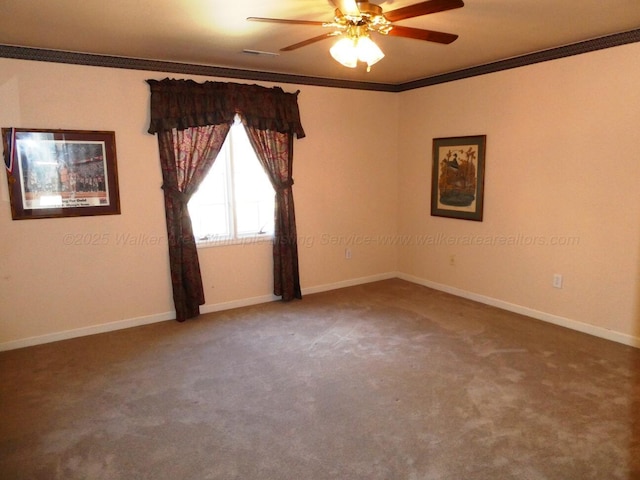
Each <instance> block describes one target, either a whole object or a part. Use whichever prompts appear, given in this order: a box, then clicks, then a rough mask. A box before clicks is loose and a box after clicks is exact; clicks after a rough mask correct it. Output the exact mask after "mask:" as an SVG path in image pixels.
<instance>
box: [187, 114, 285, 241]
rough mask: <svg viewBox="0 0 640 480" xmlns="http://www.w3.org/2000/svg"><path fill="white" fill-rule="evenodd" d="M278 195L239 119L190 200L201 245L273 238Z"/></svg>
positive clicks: (194, 225)
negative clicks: (276, 196) (276, 195)
mask: <svg viewBox="0 0 640 480" xmlns="http://www.w3.org/2000/svg"><path fill="white" fill-rule="evenodd" d="M274 202H275V192H274V190H273V187H272V186H271V182H270V181H269V178H268V177H267V174H266V173H265V172H264V170H263V168H262V165H260V162H259V161H258V158H257V157H256V154H255V151H254V150H253V147H252V146H251V143H250V142H249V138H248V137H247V133H246V132H245V130H244V127H243V126H242V123H240V120H239V118H237V117H236V121H235V122H234V124H233V125H232V126H231V130H230V131H229V134H228V135H227V138H226V139H225V142H224V144H223V146H222V149H221V150H220V153H219V154H218V157H217V158H216V161H215V162H214V164H213V166H212V167H211V170H210V171H209V173H208V174H207V176H206V177H205V179H204V180H203V182H202V184H201V185H200V187H199V188H198V191H197V192H196V193H195V194H194V195H193V196H192V197H191V200H189V214H190V215H191V221H192V224H193V234H194V236H195V238H196V241H197V242H198V243H199V244H201V245H202V244H219V243H225V244H226V243H229V242H231V243H234V242H242V241H243V240H246V239H255V238H262V237H265V238H269V237H271V236H272V235H273V212H274Z"/></svg>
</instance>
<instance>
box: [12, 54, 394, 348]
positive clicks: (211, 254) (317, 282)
mask: <svg viewBox="0 0 640 480" xmlns="http://www.w3.org/2000/svg"><path fill="white" fill-rule="evenodd" d="M166 76H167V75H166V74H163V73H155V72H138V71H127V70H121V69H108V68H97V67H85V66H72V65H61V64H52V63H42V62H29V61H21V60H11V59H0V126H2V127H25V128H51V129H54V128H62V129H82V130H114V131H115V133H116V146H117V154H118V171H119V183H120V197H121V205H122V214H121V215H117V216H100V217H78V218H64V219H38V220H21V221H12V220H11V215H10V209H9V201H8V193H7V185H6V175H5V173H4V170H2V173H1V174H0V175H1V177H0V252H1V253H0V347H3V348H13V347H16V346H22V345H28V344H31V343H39V342H41V341H49V340H55V339H57V338H66V337H68V336H73V335H77V334H83V333H93V332H95V331H101V330H108V329H111V328H119V327H123V326H128V325H135V324H140V323H147V322H152V321H158V320H163V319H168V318H171V315H172V310H173V302H172V298H171V288H170V280H169V270H168V262H167V256H168V254H167V247H166V231H165V220H164V207H163V200H162V193H161V190H160V185H161V183H162V181H161V173H160V168H159V162H158V153H157V143H156V138H155V137H154V136H152V135H149V134H147V133H146V129H147V127H148V109H149V91H148V87H147V84H146V83H145V82H144V80H145V79H147V78H156V79H162V78H165V77H166ZM192 78H194V79H195V80H197V81H204V80H207V79H206V78H202V77H201V78H198V77H192ZM208 80H211V79H208ZM223 81H228V80H223ZM282 86H283V88H284V89H285V90H287V91H295V90H297V89H300V90H301V93H300V97H299V102H300V108H301V114H302V121H303V125H304V128H305V130H306V133H307V138H305V139H303V140H300V141H296V142H295V147H294V148H295V163H294V178H295V182H296V183H295V186H294V194H295V201H296V207H297V216H298V230H299V232H298V233H299V235H300V237H301V241H300V263H301V277H302V287H303V291H304V290H305V289H306V290H307V291H313V290H314V289H316V290H317V289H322V288H330V286H331V285H335V284H339V283H340V282H347V283H348V282H357V281H360V280H358V279H362V278H364V279H367V278H377V277H378V276H381V275H382V276H385V275H386V276H388V275H392V274H393V272H394V271H395V266H396V249H395V248H394V247H393V246H382V247H380V246H378V245H368V246H363V247H362V248H361V249H359V250H358V251H357V252H354V254H353V258H352V259H351V260H346V259H345V255H344V249H345V246H344V245H342V244H341V240H340V239H341V238H342V237H347V236H353V235H358V236H370V235H377V234H385V235H392V234H394V233H395V231H396V224H395V217H394V215H393V214H394V212H395V209H396V206H397V177H396V172H397V168H396V161H395V160H396V157H395V155H396V145H397V125H398V118H397V104H398V99H397V97H396V96H394V95H392V94H381V93H376V92H358V91H346V90H337V89H326V88H317V87H307V86H295V85H282ZM387 122H388V123H387ZM371 132H375V133H374V134H373V135H372V134H371ZM96 238H97V239H99V241H98V242H97V243H98V245H94V244H92V243H93V240H94V239H96ZM104 239H107V240H106V241H105V240H104ZM336 239H337V240H336ZM334 240H335V241H334ZM342 243H344V242H343V241H342ZM200 259H201V267H202V271H203V280H204V284H205V294H206V302H207V305H206V306H205V307H204V308H203V310H205V311H206V310H216V309H218V308H224V307H225V306H229V305H237V304H242V303H243V302H247V301H249V302H250V301H253V300H255V301H264V300H268V299H270V295H271V290H272V284H273V280H272V278H271V270H272V260H271V251H270V245H269V244H259V245H237V246H225V247H217V248H206V249H201V250H200ZM252 299H253V300H252Z"/></svg>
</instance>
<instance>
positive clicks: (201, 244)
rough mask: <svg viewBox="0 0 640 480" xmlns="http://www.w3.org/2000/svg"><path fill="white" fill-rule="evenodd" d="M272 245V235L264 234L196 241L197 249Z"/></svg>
mask: <svg viewBox="0 0 640 480" xmlns="http://www.w3.org/2000/svg"><path fill="white" fill-rule="evenodd" d="M267 242H269V243H272V242H273V234H272V233H265V234H264V235H249V236H246V237H240V238H223V239H216V238H212V239H207V240H196V247H197V248H211V247H230V246H233V245H257V244H260V243H267Z"/></svg>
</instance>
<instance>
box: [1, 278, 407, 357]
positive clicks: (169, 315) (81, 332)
mask: <svg viewBox="0 0 640 480" xmlns="http://www.w3.org/2000/svg"><path fill="white" fill-rule="evenodd" d="M395 277H397V274H396V273H395V272H391V273H385V274H380V275H372V276H369V277H360V278H354V279H351V280H344V281H341V282H336V283H331V284H325V285H318V286H315V287H308V288H303V289H302V294H303V295H309V294H312V293H319V292H325V291H328V290H336V289H338V288H344V287H352V286H355V285H360V284H363V283H371V282H377V281H379V280H386V279H389V278H395ZM279 299H280V297H276V296H275V295H261V296H258V297H250V298H243V299H240V300H233V301H230V302H220V303H212V304H206V305H203V306H201V307H200V312H201V313H212V312H220V311H223V310H231V309H233V308H240V307H247V306H250V305H258V304H261V303H268V302H273V301H276V300H279ZM175 318H176V313H175V311H171V312H165V313H159V314H155V315H148V316H145V317H137V318H130V319H126V320H120V321H116V322H111V323H103V324H100V325H91V326H88V327H82V328H76V329H72V330H64V331H61V332H54V333H48V334H45V335H39V336H35V337H29V338H23V339H19V340H13V341H9V342H4V343H0V352H3V351H7V350H15V349H18V348H24V347H32V346H34V345H42V344H44V343H51V342H58V341H61V340H69V339H71V338H77V337H84V336H87V335H95V334H98V333H106V332H113V331H116V330H123V329H125V328H132V327H139V326H142V325H149V324H151V323H158V322H165V321H167V320H173V319H175Z"/></svg>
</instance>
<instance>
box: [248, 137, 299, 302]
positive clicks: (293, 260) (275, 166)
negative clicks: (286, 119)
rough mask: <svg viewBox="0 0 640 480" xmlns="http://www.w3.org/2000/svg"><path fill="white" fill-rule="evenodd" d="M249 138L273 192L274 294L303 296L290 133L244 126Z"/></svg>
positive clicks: (287, 296)
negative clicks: (274, 193) (274, 192)
mask: <svg viewBox="0 0 640 480" xmlns="http://www.w3.org/2000/svg"><path fill="white" fill-rule="evenodd" d="M245 130H246V131H247V136H248V137H249V141H250V142H251V145H252V146H253V149H254V150H255V151H256V154H257V156H258V160H260V163H261V164H262V166H263V168H264V169H265V171H266V172H267V175H268V176H269V180H271V185H273V189H274V190H275V191H276V210H275V222H274V224H275V232H274V242H273V293H274V295H278V296H282V299H283V300H285V301H286V300H292V299H294V298H302V294H301V292H300V274H299V268H298V243H297V237H298V235H297V232H296V215H295V210H294V208H293V191H292V189H291V187H292V185H293V177H292V173H293V172H292V167H293V136H292V135H290V134H288V133H278V132H274V131H272V130H260V129H258V128H256V127H249V126H247V125H245Z"/></svg>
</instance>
